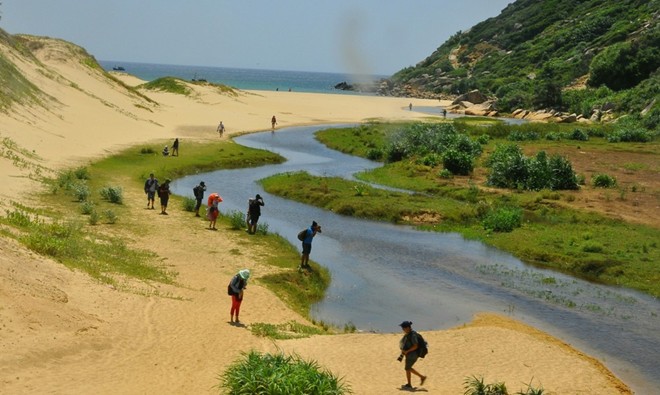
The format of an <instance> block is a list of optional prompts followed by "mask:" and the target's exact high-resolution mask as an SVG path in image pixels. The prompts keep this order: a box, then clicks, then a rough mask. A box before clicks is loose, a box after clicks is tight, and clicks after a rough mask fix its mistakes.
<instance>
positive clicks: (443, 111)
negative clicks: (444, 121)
mask: <svg viewBox="0 0 660 395" xmlns="http://www.w3.org/2000/svg"><path fill="white" fill-rule="evenodd" d="M442 117H443V118H447V109H446V108H443V109H442Z"/></svg>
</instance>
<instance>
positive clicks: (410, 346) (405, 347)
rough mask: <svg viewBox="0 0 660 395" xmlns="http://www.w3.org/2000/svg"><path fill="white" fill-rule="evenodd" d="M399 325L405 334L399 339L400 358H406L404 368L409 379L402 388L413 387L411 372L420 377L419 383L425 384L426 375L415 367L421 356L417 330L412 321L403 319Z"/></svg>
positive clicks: (409, 388)
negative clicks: (418, 351) (418, 348)
mask: <svg viewBox="0 0 660 395" xmlns="http://www.w3.org/2000/svg"><path fill="white" fill-rule="evenodd" d="M399 326H400V327H401V329H402V330H403V332H404V333H405V334H404V335H403V337H402V338H401V340H400V341H399V349H401V355H399V358H398V360H399V361H401V360H402V359H404V358H405V365H404V369H405V370H406V380H407V383H406V384H404V385H402V386H401V388H402V389H407V390H411V389H413V386H412V385H411V384H410V378H411V374H414V375H415V376H418V377H419V378H420V380H421V381H420V383H419V385H424V382H425V381H426V376H424V375H423V374H421V373H419V372H418V371H416V370H415V369H414V368H413V365H414V364H415V362H417V358H419V355H418V353H417V347H418V343H419V342H418V338H417V332H415V331H414V330H412V322H410V321H403V322H402V323H400V324H399Z"/></svg>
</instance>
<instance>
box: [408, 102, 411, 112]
mask: <svg viewBox="0 0 660 395" xmlns="http://www.w3.org/2000/svg"><path fill="white" fill-rule="evenodd" d="M408 110H410V111H412V103H410V104H408Z"/></svg>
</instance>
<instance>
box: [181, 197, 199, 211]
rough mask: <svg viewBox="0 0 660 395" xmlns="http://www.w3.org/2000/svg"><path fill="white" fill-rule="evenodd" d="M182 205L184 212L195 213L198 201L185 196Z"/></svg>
mask: <svg viewBox="0 0 660 395" xmlns="http://www.w3.org/2000/svg"><path fill="white" fill-rule="evenodd" d="M181 204H182V205H183V210H184V211H189V212H193V211H195V206H197V200H195V199H193V198H191V197H188V196H185V197H184V198H183V201H182V202H181Z"/></svg>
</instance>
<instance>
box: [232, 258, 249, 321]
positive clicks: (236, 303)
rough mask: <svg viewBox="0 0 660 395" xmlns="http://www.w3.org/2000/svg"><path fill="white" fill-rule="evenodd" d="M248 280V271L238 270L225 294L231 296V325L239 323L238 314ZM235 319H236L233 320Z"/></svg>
mask: <svg viewBox="0 0 660 395" xmlns="http://www.w3.org/2000/svg"><path fill="white" fill-rule="evenodd" d="M249 278H250V270H248V269H243V270H240V271H239V272H238V273H236V275H234V277H232V279H231V281H230V282H229V286H228V289H227V292H228V293H229V295H231V311H230V314H231V321H230V322H233V323H236V324H238V323H240V321H239V320H238V313H240V311H241V303H242V302H243V292H244V291H245V288H247V282H248V279H249ZM234 317H236V319H234Z"/></svg>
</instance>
